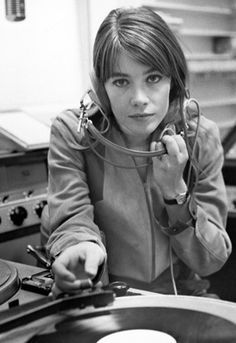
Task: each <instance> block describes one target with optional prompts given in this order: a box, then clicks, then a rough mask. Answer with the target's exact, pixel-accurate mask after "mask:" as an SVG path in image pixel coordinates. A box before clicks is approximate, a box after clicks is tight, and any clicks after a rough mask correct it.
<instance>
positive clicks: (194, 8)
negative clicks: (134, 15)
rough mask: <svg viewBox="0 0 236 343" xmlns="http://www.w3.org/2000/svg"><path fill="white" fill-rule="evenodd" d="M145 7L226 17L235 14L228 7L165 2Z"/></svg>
mask: <svg viewBox="0 0 236 343" xmlns="http://www.w3.org/2000/svg"><path fill="white" fill-rule="evenodd" d="M145 7H151V8H154V9H159V8H160V9H168V10H177V11H185V12H200V13H210V14H224V15H231V14H232V13H233V9H231V8H228V7H218V6H199V5H187V4H176V3H167V2H164V1H148V2H147V3H145Z"/></svg>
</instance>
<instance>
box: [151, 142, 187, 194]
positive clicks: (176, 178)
mask: <svg viewBox="0 0 236 343" xmlns="http://www.w3.org/2000/svg"><path fill="white" fill-rule="evenodd" d="M162 143H163V144H164V145H165V147H166V150H167V154H164V155H161V156H159V157H154V158H153V163H154V165H155V168H154V173H155V180H156V181H157V183H158V185H159V187H160V189H161V191H162V194H163V197H164V198H165V199H172V198H174V197H175V196H176V194H179V193H183V192H185V191H186V190H187V186H186V184H185V182H184V180H183V172H184V168H185V166H186V163H187V160H188V150H187V147H186V143H185V141H184V139H183V137H182V136H181V135H164V136H163V137H162ZM155 145H156V142H152V143H151V151H155Z"/></svg>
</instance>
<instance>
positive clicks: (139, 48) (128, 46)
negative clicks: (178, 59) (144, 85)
mask: <svg viewBox="0 0 236 343" xmlns="http://www.w3.org/2000/svg"><path fill="white" fill-rule="evenodd" d="M138 38H139V39H138V41H136V40H135V37H134V36H133V37H132V40H130V41H129V40H128V39H127V36H126V39H125V41H124V42H121V41H119V40H118V39H117V40H116V42H115V43H114V42H113V43H111V44H109V46H107V47H106V49H101V51H100V58H99V62H100V63H99V70H97V77H98V78H99V80H100V81H102V82H106V81H107V80H108V79H109V78H110V77H111V76H112V75H113V74H114V71H115V68H116V67H117V64H118V60H119V56H120V54H121V53H122V52H125V53H127V54H128V55H129V57H130V58H131V59H133V60H135V61H136V62H138V63H140V64H143V65H146V66H149V67H150V68H152V69H154V70H157V71H158V72H159V73H160V74H161V75H164V76H166V77H170V76H171V75H170V63H169V61H168V57H167V56H166V58H163V51H160V49H158V47H157V46H156V45H154V44H153V45H151V44H150V41H149V42H145V40H144V39H143V41H140V37H138Z"/></svg>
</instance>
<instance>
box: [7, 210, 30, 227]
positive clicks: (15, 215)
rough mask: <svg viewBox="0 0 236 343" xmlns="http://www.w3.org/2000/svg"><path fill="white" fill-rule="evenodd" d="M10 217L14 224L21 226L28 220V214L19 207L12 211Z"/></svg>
mask: <svg viewBox="0 0 236 343" xmlns="http://www.w3.org/2000/svg"><path fill="white" fill-rule="evenodd" d="M9 215H10V219H11V221H12V222H13V224H15V225H17V226H20V225H22V223H23V221H24V220H25V218H27V215H28V213H27V211H26V209H25V208H24V207H23V206H17V207H15V208H13V209H12V210H11V211H10V214H9Z"/></svg>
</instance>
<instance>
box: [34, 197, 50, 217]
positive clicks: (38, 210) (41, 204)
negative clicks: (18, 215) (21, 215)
mask: <svg viewBox="0 0 236 343" xmlns="http://www.w3.org/2000/svg"><path fill="white" fill-rule="evenodd" d="M45 205H47V201H46V200H41V201H40V202H39V203H38V204H37V205H36V206H35V208H34V210H35V213H36V214H37V215H38V217H39V218H41V215H42V212H43V208H44V206H45Z"/></svg>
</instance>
